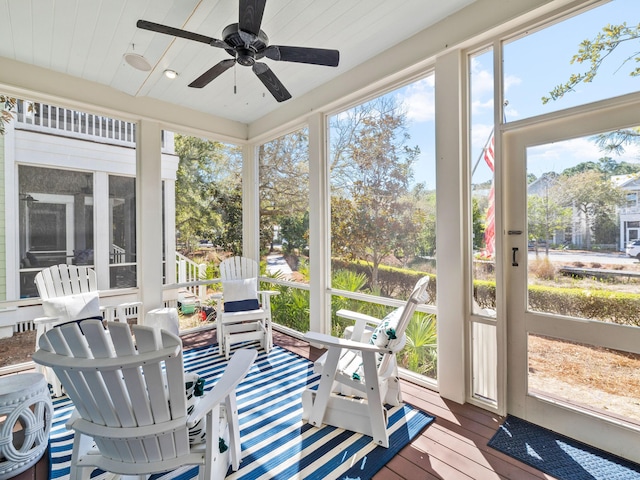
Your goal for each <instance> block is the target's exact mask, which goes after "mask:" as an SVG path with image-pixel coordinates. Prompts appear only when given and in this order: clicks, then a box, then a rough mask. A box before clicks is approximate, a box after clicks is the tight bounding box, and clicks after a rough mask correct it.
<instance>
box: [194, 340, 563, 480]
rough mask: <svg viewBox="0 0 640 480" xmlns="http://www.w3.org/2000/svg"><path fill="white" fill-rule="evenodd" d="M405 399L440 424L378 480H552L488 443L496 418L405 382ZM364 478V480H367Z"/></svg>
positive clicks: (302, 346) (313, 352) (297, 348)
mask: <svg viewBox="0 0 640 480" xmlns="http://www.w3.org/2000/svg"><path fill="white" fill-rule="evenodd" d="M212 336H215V334H194V335H186V336H184V337H183V341H184V344H185V346H196V345H201V344H207V343H210V342H212V341H214V340H213V338H212ZM274 343H275V344H276V345H279V346H281V347H283V348H286V349H288V350H291V351H293V352H296V353H297V354H299V355H301V356H303V357H305V358H308V359H310V360H315V359H316V358H318V356H320V354H321V353H322V351H321V350H318V349H316V348H312V347H310V346H309V344H308V343H306V342H304V341H301V340H298V339H295V338H292V337H290V336H288V335H284V334H281V333H278V332H274ZM402 393H403V398H404V401H405V402H407V403H410V404H411V405H413V406H415V407H418V408H420V409H421V410H423V411H425V412H427V413H429V414H431V415H434V416H435V417H436V421H435V422H434V423H432V424H431V425H429V426H428V427H427V428H426V429H425V430H424V431H423V432H422V434H421V435H419V436H418V437H416V438H415V439H414V440H413V441H412V442H411V443H410V444H409V445H407V446H406V447H405V448H404V449H402V450H401V451H400V453H399V454H398V455H396V456H395V457H394V458H393V460H391V461H390V462H389V463H388V464H387V465H386V466H385V467H384V468H383V469H382V470H381V471H379V472H378V473H377V474H376V475H375V477H373V478H374V480H398V479H407V480H432V479H440V480H463V479H464V480H469V479H474V480H476V479H477V480H488V479H513V480H531V479H554V478H555V477H551V476H549V475H546V474H544V473H542V472H540V471H539V470H536V469H534V468H532V467H529V466H528V465H525V464H524V463H521V462H518V461H516V460H514V459H512V458H511V457H508V456H506V455H503V454H502V453H500V452H498V451H496V450H493V449H492V448H490V447H488V446H487V442H488V441H489V439H490V438H491V437H492V436H493V434H494V433H495V431H496V429H497V428H498V426H499V425H500V423H501V422H502V418H501V417H500V416H498V415H495V414H492V413H491V412H487V411H486V410H483V409H481V408H478V407H476V406H473V405H459V404H457V403H455V402H451V401H448V400H445V399H443V398H441V397H440V396H439V395H438V394H437V393H436V392H433V391H431V390H428V389H425V388H422V387H419V386H417V385H415V384H412V383H409V382H405V381H403V383H402ZM363 480H364V479H363Z"/></svg>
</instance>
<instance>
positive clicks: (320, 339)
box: [303, 332, 393, 353]
mask: <svg viewBox="0 0 640 480" xmlns="http://www.w3.org/2000/svg"><path fill="white" fill-rule="evenodd" d="M303 338H304V339H305V340H306V341H308V342H310V343H315V344H319V345H324V346H325V347H338V348H347V349H349V350H358V351H360V352H376V353H393V351H391V350H389V349H386V348H380V347H378V346H377V345H372V344H370V343H363V342H356V341H354V340H348V339H345V338H338V337H332V336H331V335H325V334H323V333H317V332H307V333H305V334H304V337H303Z"/></svg>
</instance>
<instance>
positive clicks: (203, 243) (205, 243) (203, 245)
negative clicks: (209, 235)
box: [200, 240, 213, 248]
mask: <svg viewBox="0 0 640 480" xmlns="http://www.w3.org/2000/svg"><path fill="white" fill-rule="evenodd" d="M211 247H213V243H212V242H211V240H200V248H211Z"/></svg>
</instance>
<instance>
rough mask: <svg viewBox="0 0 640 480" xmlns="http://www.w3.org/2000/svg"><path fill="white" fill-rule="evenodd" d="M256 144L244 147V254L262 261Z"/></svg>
mask: <svg viewBox="0 0 640 480" xmlns="http://www.w3.org/2000/svg"><path fill="white" fill-rule="evenodd" d="M256 150H257V147H256V145H253V144H250V145H245V146H244V147H243V149H242V255H243V256H245V257H248V258H252V259H254V260H255V261H257V262H259V261H260V192H259V182H258V172H259V169H258V155H257V152H256Z"/></svg>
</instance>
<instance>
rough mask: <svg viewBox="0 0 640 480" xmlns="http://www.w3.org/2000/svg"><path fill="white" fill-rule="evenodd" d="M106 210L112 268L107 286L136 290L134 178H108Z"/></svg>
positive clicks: (111, 176)
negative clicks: (108, 215) (108, 217)
mask: <svg viewBox="0 0 640 480" xmlns="http://www.w3.org/2000/svg"><path fill="white" fill-rule="evenodd" d="M109 207H110V209H111V215H110V217H111V228H110V229H109V232H110V234H111V238H110V241H109V249H110V255H109V263H110V264H111V265H112V266H111V267H110V270H111V273H110V286H111V288H125V287H135V286H136V285H137V282H136V261H137V260H136V258H137V257H136V179H135V178H133V177H117V176H114V175H110V176H109ZM114 265H119V267H115V266H114ZM124 265H126V267H124Z"/></svg>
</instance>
